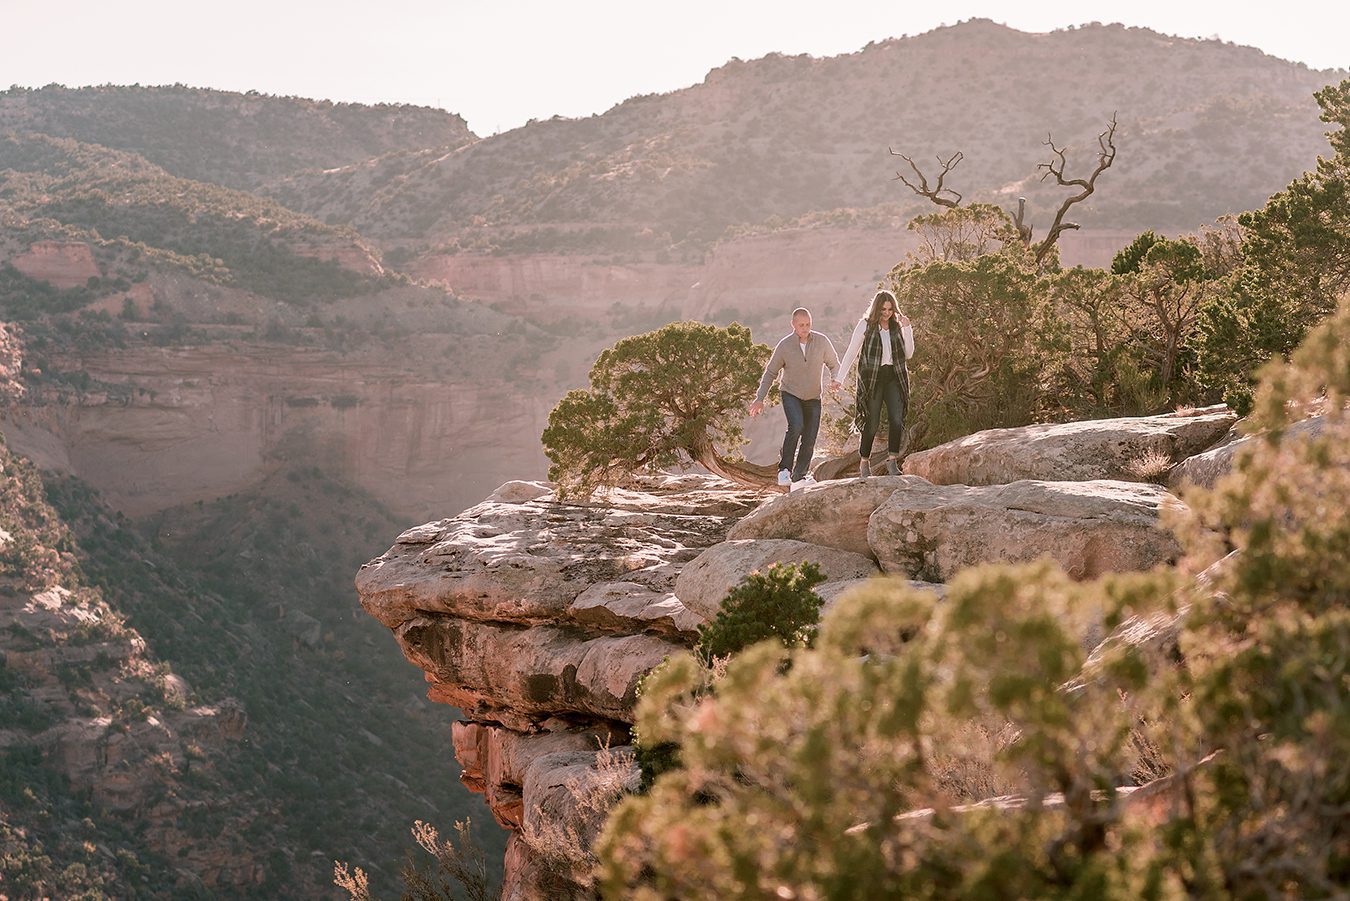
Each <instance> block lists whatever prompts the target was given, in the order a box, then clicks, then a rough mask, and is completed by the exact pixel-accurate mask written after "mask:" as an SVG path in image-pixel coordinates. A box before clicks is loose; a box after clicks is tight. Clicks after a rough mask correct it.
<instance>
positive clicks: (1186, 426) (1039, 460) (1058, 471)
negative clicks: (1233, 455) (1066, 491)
mask: <svg viewBox="0 0 1350 901" xmlns="http://www.w3.org/2000/svg"><path fill="white" fill-rule="evenodd" d="M1235 422H1237V414H1235V413H1233V412H1232V411H1230V410H1229V409H1228V408H1227V407H1219V408H1206V409H1205V410H1203V411H1198V412H1196V413H1195V414H1193V415H1181V414H1177V413H1171V414H1166V415H1163V416H1138V417H1128V418H1123V419H1096V420H1089V421H1086V422H1065V423H1051V424H1041V425H1029V426H1021V427H1018V428H1014V429H989V430H986V431H983V432H976V433H975V434H973V435H967V436H965V437H964V438H958V439H956V440H955V441H949V442H947V443H946V444H940V445H938V446H937V447H934V448H932V449H930V450H926V451H921V452H919V453H917V454H911V455H909V456H908V457H906V458H905V462H904V466H903V469H904V471H905V473H906V474H908V475H916V476H922V477H923V478H925V479H927V480H928V481H930V482H932V483H934V484H937V485H1006V484H1008V483H1010V482H1016V481H1019V480H1022V479H1040V480H1045V481H1063V482H1078V481H1092V480H1099V479H1119V480H1124V481H1138V480H1139V477H1138V476H1137V475H1135V474H1134V472H1133V471H1132V468H1133V467H1134V466H1135V465H1136V464H1137V463H1138V462H1139V461H1140V460H1141V459H1142V458H1144V457H1145V456H1148V455H1162V456H1164V457H1166V459H1167V461H1168V462H1170V463H1178V462H1180V461H1182V460H1184V459H1186V458H1187V457H1191V456H1194V455H1196V454H1199V453H1201V452H1203V451H1205V450H1207V449H1209V448H1210V447H1212V446H1213V445H1214V444H1215V443H1217V442H1218V441H1221V440H1222V439H1223V438H1224V436H1226V435H1227V434H1228V431H1229V429H1231V428H1232V426H1233V424H1234V423H1235Z"/></svg>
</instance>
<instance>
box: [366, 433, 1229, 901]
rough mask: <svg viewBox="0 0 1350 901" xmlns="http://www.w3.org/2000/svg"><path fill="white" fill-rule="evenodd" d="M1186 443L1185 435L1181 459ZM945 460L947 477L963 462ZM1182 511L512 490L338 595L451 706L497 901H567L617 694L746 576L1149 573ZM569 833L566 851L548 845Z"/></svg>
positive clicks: (578, 879) (826, 484) (615, 726)
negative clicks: (379, 628)
mask: <svg viewBox="0 0 1350 901" xmlns="http://www.w3.org/2000/svg"><path fill="white" fill-rule="evenodd" d="M1220 417H1225V418H1224V422H1223V425H1222V428H1220V427H1219V423H1218V422H1217V421H1216V422H1215V423H1213V424H1211V430H1213V431H1216V432H1217V433H1218V434H1220V435H1221V434H1222V433H1223V432H1226V430H1227V427H1228V423H1229V419H1230V417H1228V414H1226V413H1222V412H1220V411H1214V412H1213V413H1212V414H1211V418H1214V419H1216V420H1218V419H1219V418H1220ZM1077 425H1078V426H1079V427H1080V429H1081V428H1085V427H1086V425H1085V424H1077ZM1175 427H1176V423H1175V422H1174V421H1172V422H1169V418H1168V417H1154V418H1146V419H1143V420H1136V421H1117V422H1115V423H1114V424H1111V425H1103V426H1100V428H1102V429H1103V431H1108V432H1113V434H1114V435H1115V438H1116V440H1118V441H1121V442H1128V441H1129V440H1131V439H1130V436H1131V435H1132V434H1139V433H1143V434H1157V433H1160V432H1165V431H1166V430H1167V429H1168V428H1175ZM1191 427H1192V428H1194V427H1196V426H1195V424H1194V423H1192V424H1191ZM1066 429H1068V430H1069V431H1070V432H1072V431H1073V428H1072V426H1068V427H1066ZM1004 431H1011V430H1004ZM972 437H978V436H972ZM984 437H985V438H986V439H987V440H993V439H994V438H998V439H1000V440H1002V441H1004V442H1009V443H1011V444H1013V445H1015V446H1014V447H1012V449H1011V450H1010V454H1011V456H1013V457H1016V456H1019V455H1026V454H1030V453H1032V450H1033V448H1034V447H1035V446H1036V444H1037V443H1038V442H1039V441H1042V440H1043V436H1039V435H1033V434H1026V435H1023V436H1021V437H1020V439H1018V438H1016V437H1014V436H1010V435H1007V434H1002V435H986V436H984ZM1216 440H1218V439H1217V437H1216ZM968 444H969V442H968ZM1069 445H1070V446H1069V447H1068V448H1067V449H1066V448H1064V447H1060V448H1058V449H1057V454H1058V455H1059V456H1058V459H1059V460H1060V462H1061V463H1062V465H1064V466H1065V467H1066V472H1070V473H1072V472H1077V471H1080V470H1081V469H1082V468H1084V467H1088V466H1089V465H1090V464H1091V463H1092V462H1093V461H1094V460H1096V459H1097V457H1098V456H1099V451H1100V447H1098V446H1096V445H1094V444H1092V443H1082V442H1079V443H1074V442H1069ZM1205 449H1206V445H1205V444H1204V442H1203V441H1202V440H1197V441H1196V442H1194V443H1192V444H1189V445H1186V451H1184V453H1191V454H1194V453H1199V452H1201V451H1203V450H1205ZM944 450H945V452H947V453H950V454H952V455H954V456H956V457H965V458H967V459H966V465H967V466H970V465H972V463H971V459H969V458H972V457H973V456H974V455H975V453H976V452H975V451H974V450H971V449H970V448H969V446H967V447H966V449H964V450H963V449H961V448H958V447H948V448H945V449H944ZM1181 503H1182V501H1181V500H1180V499H1178V498H1177V497H1175V496H1173V495H1171V494H1170V493H1168V492H1166V491H1165V490H1163V489H1162V488H1159V487H1158V486H1156V485H1149V484H1143V483H1139V482H1123V481H1119V480H1109V479H1106V480H1103V479H1089V480H1086V481H1077V480H1073V479H1072V478H1070V479H1066V480H1063V481H1046V480H1030V479H1025V478H1017V479H1014V480H1012V481H1010V482H1008V483H1007V484H996V485H989V486H985V487H980V486H970V485H961V484H949V485H935V484H933V483H931V482H929V481H927V480H926V479H923V478H920V477H918V476H912V475H906V476H885V477H874V478H871V479H867V480H860V479H839V480H830V481H822V482H820V483H819V484H817V485H815V486H812V487H806V488H802V489H800V490H795V491H792V492H790V493H788V494H779V493H772V494H768V493H766V494H760V495H756V494H753V493H748V492H745V491H742V490H738V489H734V488H733V487H732V486H730V485H729V484H728V483H725V482H719V481H718V480H716V479H713V478H711V477H706V476H685V477H680V478H673V477H666V478H662V479H653V480H649V481H647V482H644V483H643V486H642V488H641V489H640V490H635V491H615V492H613V493H612V494H610V495H608V496H604V497H599V498H597V499H595V500H594V501H591V502H587V503H586V504H584V505H578V504H565V503H561V502H559V501H558V500H557V499H556V497H555V496H554V495H553V494H552V493H551V490H550V488H549V486H548V485H545V484H540V483H520V482H517V483H508V484H507V485H503V486H502V487H501V488H500V489H499V490H498V491H497V492H495V493H494V494H493V496H492V497H490V498H488V499H487V500H486V501H484V502H483V503H481V504H479V505H477V506H475V507H473V508H470V509H469V510H466V511H465V512H464V513H462V514H460V515H459V516H457V517H454V518H452V519H448V520H440V521H437V522H432V523H428V524H426V525H423V526H418V527H416V528H413V529H410V530H408V531H407V532H405V533H404V534H403V535H401V536H399V539H398V541H397V543H396V544H395V545H394V546H393V547H392V548H391V549H390V550H389V551H388V552H386V553H385V554H384V555H382V556H381V557H379V558H377V559H376V560H373V561H371V563H369V564H367V565H366V566H365V567H363V568H362V570H361V571H360V573H359V574H358V575H357V579H356V581H357V588H358V591H359V592H360V594H361V602H362V605H363V606H364V608H365V609H366V611H367V612H368V613H370V614H371V615H372V616H374V617H376V618H377V619H379V620H380V621H381V622H382V623H384V624H385V625H386V626H387V627H389V628H390V630H391V631H392V632H393V634H394V636H395V638H396V639H397V640H398V642H399V645H400V647H401V648H402V650H403V653H404V655H405V657H406V658H407V659H408V660H409V661H410V662H412V663H413V664H414V665H416V666H417V667H419V668H420V669H422V670H423V672H424V674H425V677H426V679H427V681H428V682H429V683H430V687H429V689H428V696H429V697H430V698H431V699H432V700H436V701H441V702H445V703H448V704H452V705H455V706H458V707H460V708H461V711H462V713H463V716H464V720H463V721H461V722H460V723H459V724H457V726H456V732H455V735H456V740H455V752H456V756H457V758H458V760H459V762H460V764H461V766H462V767H463V776H462V778H463V780H464V782H465V783H466V784H467V785H469V786H470V787H471V788H473V789H475V790H478V791H482V792H484V793H485V795H486V797H487V799H488V801H489V803H490V804H491V806H492V809H493V811H494V814H495V815H496V817H497V819H498V821H499V822H500V823H501V824H502V825H504V826H506V827H508V828H510V829H512V830H513V832H512V838H511V840H510V845H509V850H508V854H507V858H506V879H507V885H506V890H505V897H508V898H545V897H565V896H570V895H575V896H578V897H580V896H584V895H585V894H586V889H585V888H584V883H585V882H586V873H585V870H584V867H579V866H578V861H579V860H580V861H584V859H585V851H586V842H587V841H590V840H593V837H594V836H595V835H596V834H597V831H598V829H599V827H600V823H599V822H598V821H599V820H601V819H603V811H601V812H597V811H596V810H595V809H594V807H593V806H591V805H588V804H586V803H581V802H582V801H583V800H584V799H592V800H593V799H594V798H595V797H596V793H597V792H601V791H603V792H609V793H610V796H612V795H613V794H615V793H617V792H619V791H622V790H625V789H626V790H631V788H632V782H633V767H632V765H631V764H629V763H627V762H626V761H627V757H626V754H627V753H628V751H627V749H624V748H622V747H619V746H621V745H622V744H623V743H624V742H625V741H626V740H627V737H628V725H629V724H630V723H631V722H632V715H633V707H634V703H635V700H636V697H635V690H636V686H637V680H638V679H639V678H640V677H641V676H642V675H643V674H644V673H645V672H647V671H648V670H650V669H651V668H652V667H653V666H655V665H656V664H657V663H659V662H660V661H661V659H662V658H663V657H665V656H666V655H669V654H673V653H678V652H680V651H681V650H683V649H685V648H688V647H690V646H692V644H693V643H694V642H695V640H696V637H697V633H696V630H697V626H698V624H699V623H702V622H706V621H708V620H710V619H712V618H714V617H715V616H716V614H717V612H718V609H719V606H720V602H721V600H722V599H723V597H725V594H726V592H727V590H728V589H729V588H731V587H733V586H734V585H736V584H737V583H738V582H740V581H741V579H743V578H744V577H745V576H746V575H748V574H749V573H750V572H752V571H755V570H758V569H762V568H764V567H765V566H767V565H768V564H770V563H772V562H776V561H795V560H813V561H816V562H818V563H820V564H821V566H822V569H823V570H824V571H825V572H826V575H827V578H828V579H829V581H828V582H827V583H826V584H825V585H824V586H822V588H821V594H822V596H824V597H826V598H833V597H836V596H837V595H838V594H839V593H840V592H841V591H846V590H848V588H849V587H851V586H853V585H856V584H858V582H859V581H860V580H864V579H866V578H868V577H869V576H871V575H874V574H878V573H882V572H885V573H891V574H898V575H903V576H908V577H909V578H911V579H918V580H922V583H923V585H924V586H926V587H928V588H929V589H931V590H934V591H936V592H938V593H939V594H941V593H942V590H943V586H942V584H941V583H942V582H945V581H946V580H947V579H949V578H950V577H951V576H952V575H953V574H954V573H955V572H957V571H958V570H959V569H960V568H962V567H965V566H969V565H972V564H977V563H981V562H992V561H1016V560H1029V559H1034V558H1036V557H1039V556H1043V555H1049V556H1051V557H1052V558H1054V559H1055V560H1057V561H1058V562H1059V563H1060V564H1061V565H1062V566H1063V567H1064V568H1065V569H1066V571H1067V572H1068V573H1069V574H1070V575H1071V576H1073V577H1075V578H1080V579H1082V578H1091V577H1094V576H1096V575H1099V574H1100V573H1102V572H1107V571H1128V570H1141V569H1148V568H1150V567H1153V566H1155V565H1159V564H1165V563H1168V562H1170V561H1171V560H1173V559H1174V558H1175V556H1176V554H1177V551H1178V549H1177V545H1176V542H1175V540H1174V539H1173V537H1172V535H1171V534H1170V532H1168V531H1167V530H1166V529H1165V528H1164V527H1163V526H1162V525H1161V523H1160V511H1161V509H1162V508H1163V507H1164V506H1167V505H1180V504H1181ZM1154 631H1156V630H1154ZM1084 640H1085V641H1088V640H1092V636H1088V635H1085V636H1084ZM1115 640H1121V639H1120V638H1117V639H1115ZM1127 640H1133V639H1127ZM597 747H598V748H600V750H599V751H597ZM597 786H599V788H597ZM569 829H570V834H571V835H572V836H574V838H573V840H572V846H571V847H567V848H563V849H562V850H559V841H558V836H559V835H563V834H568V830H569ZM559 880H561V882H559ZM560 886H561V888H560Z"/></svg>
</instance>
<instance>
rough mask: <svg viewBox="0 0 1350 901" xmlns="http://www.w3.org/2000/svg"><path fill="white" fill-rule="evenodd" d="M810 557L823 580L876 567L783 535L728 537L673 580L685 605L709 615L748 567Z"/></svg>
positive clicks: (870, 571) (856, 575) (857, 574)
mask: <svg viewBox="0 0 1350 901" xmlns="http://www.w3.org/2000/svg"><path fill="white" fill-rule="evenodd" d="M789 496H790V495H789ZM808 560H809V561H811V562H813V563H816V564H819V566H820V568H821V570H822V571H823V572H824V573H825V575H826V577H827V584H828V582H838V581H844V580H849V579H858V578H863V577H866V576H870V575H874V574H875V573H876V572H877V566H876V564H875V563H874V562H872V559H871V558H870V557H864V556H863V555H861V554H855V553H853V552H852V551H845V550H840V549H839V548H832V547H825V546H823V545H819V544H809V543H807V542H805V541H794V540H791V539H784V538H766V539H756V540H730V541H724V542H722V543H721V544H718V545H714V546H713V547H711V548H709V549H708V550H706V551H704V552H703V553H702V554H700V555H699V556H698V558H697V559H695V560H694V561H693V562H692V563H690V564H688V565H687V566H685V568H684V570H683V571H681V573H680V576H679V578H678V579H676V580H675V594H676V596H677V597H679V599H680V600H681V601H682V602H683V603H684V606H686V607H688V608H689V609H690V610H692V611H694V612H695V613H697V614H698V615H699V616H702V617H703V618H704V619H708V620H712V619H715V618H716V617H717V611H719V610H720V609H722V601H723V599H724V598H725V597H726V595H727V592H729V591H730V590H731V589H733V588H735V587H736V586H737V585H739V584H740V583H741V581H742V580H743V579H744V578H745V577H746V576H748V575H750V574H751V573H752V572H760V571H764V570H767V569H768V568H769V566H770V565H772V564H774V563H802V562H805V561H808ZM822 587H823V586H822Z"/></svg>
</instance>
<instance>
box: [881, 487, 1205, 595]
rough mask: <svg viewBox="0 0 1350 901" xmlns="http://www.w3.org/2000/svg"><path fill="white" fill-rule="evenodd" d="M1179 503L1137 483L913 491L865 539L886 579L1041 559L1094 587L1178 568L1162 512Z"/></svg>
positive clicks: (944, 576)
mask: <svg viewBox="0 0 1350 901" xmlns="http://www.w3.org/2000/svg"><path fill="white" fill-rule="evenodd" d="M1180 503H1181V502H1180V501H1178V500H1177V499H1176V498H1175V497H1173V496H1172V495H1171V494H1169V493H1168V492H1166V491H1165V490H1163V489H1162V488H1159V487H1158V486H1156V485H1147V484H1142V483H1138V482H1118V481H1110V480H1102V481H1091V482H1039V481H1020V482H1014V483H1012V484H1010V485H993V486H984V487H969V486H965V485H930V486H928V487H927V488H923V487H922V486H921V485H917V484H916V485H913V486H911V487H910V488H909V489H907V490H905V491H897V492H894V493H893V494H892V495H891V497H890V498H889V499H888V500H887V501H886V502H885V503H883V504H882V505H881V506H880V507H878V508H877V510H876V512H875V513H873V514H872V518H871V521H870V523H869V525H868V531H867V537H868V542H869V544H870V545H871V547H872V550H873V551H874V552H875V553H876V555H877V559H878V560H879V561H880V563H881V568H882V569H883V570H885V571H886V572H888V573H896V574H903V575H905V576H907V577H908V578H911V579H919V580H922V581H925V582H946V581H947V580H948V579H950V578H951V577H952V576H953V575H954V574H955V573H956V572H957V571H959V570H961V569H963V568H965V567H967V566H973V565H976V564H979V563H992V562H1006V563H1017V562H1024V561H1030V560H1035V559H1037V558H1040V557H1050V558H1051V559H1053V560H1055V561H1056V562H1057V563H1059V564H1060V566H1062V567H1063V568H1064V570H1065V571H1066V572H1067V573H1068V574H1069V576H1070V577H1072V578H1075V579H1090V578H1093V577H1095V576H1098V575H1101V574H1102V573H1106V572H1124V571H1131V570H1147V569H1150V568H1152V567H1154V566H1156V565H1158V564H1160V563H1171V562H1173V561H1174V560H1176V559H1177V557H1178V556H1179V555H1180V553H1181V548H1180V545H1178V543H1177V540H1176V538H1175V537H1174V536H1173V535H1172V533H1171V532H1170V531H1168V530H1167V529H1165V528H1163V527H1162V525H1161V524H1160V523H1159V512H1160V511H1161V509H1162V507H1163V506H1164V505H1165V504H1180Z"/></svg>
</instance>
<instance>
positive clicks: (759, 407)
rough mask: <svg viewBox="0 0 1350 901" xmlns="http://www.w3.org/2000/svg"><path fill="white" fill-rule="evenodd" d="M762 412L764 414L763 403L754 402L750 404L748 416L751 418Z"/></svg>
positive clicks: (759, 401)
mask: <svg viewBox="0 0 1350 901" xmlns="http://www.w3.org/2000/svg"><path fill="white" fill-rule="evenodd" d="M763 412H764V401H762V400H757V401H754V402H753V403H751V404H750V415H751V416H758V415H759V414H760V413H763Z"/></svg>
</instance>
